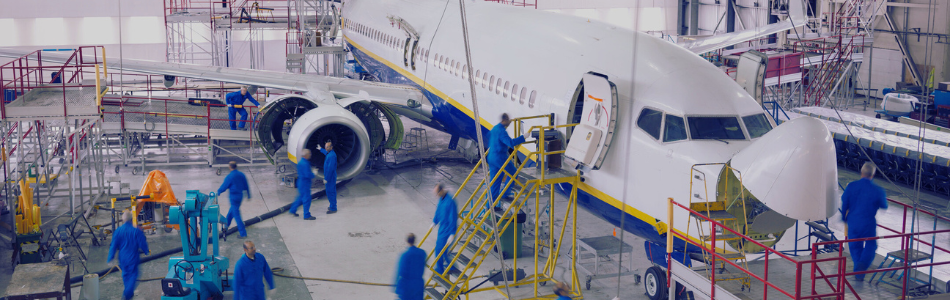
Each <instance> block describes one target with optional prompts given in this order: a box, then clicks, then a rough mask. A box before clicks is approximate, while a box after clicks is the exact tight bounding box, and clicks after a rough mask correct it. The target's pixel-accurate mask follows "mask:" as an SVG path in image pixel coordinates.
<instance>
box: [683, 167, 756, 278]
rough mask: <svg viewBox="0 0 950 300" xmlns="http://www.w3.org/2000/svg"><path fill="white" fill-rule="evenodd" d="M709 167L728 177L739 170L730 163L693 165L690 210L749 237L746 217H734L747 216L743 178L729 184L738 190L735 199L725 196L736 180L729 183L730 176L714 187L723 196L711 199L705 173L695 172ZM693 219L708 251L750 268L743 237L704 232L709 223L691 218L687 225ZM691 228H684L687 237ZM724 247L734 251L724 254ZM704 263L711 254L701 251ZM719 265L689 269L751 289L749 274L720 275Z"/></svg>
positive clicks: (720, 267) (740, 177) (708, 259)
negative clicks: (713, 274)
mask: <svg viewBox="0 0 950 300" xmlns="http://www.w3.org/2000/svg"><path fill="white" fill-rule="evenodd" d="M710 165H722V171H721V172H720V174H719V176H720V177H723V176H729V173H733V174H739V171H738V170H735V169H733V168H732V167H730V166H729V164H723V163H713V164H696V165H693V167H692V168H691V170H690V192H689V194H690V195H691V197H690V203H689V208H690V209H692V210H694V211H697V212H699V213H701V214H703V216H704V217H707V218H709V219H711V220H714V221H716V222H719V223H722V224H723V225H726V226H729V227H730V228H733V229H736V231H738V232H741V233H743V234H748V233H747V232H746V228H748V224H743V223H745V221H746V220H745V218H741V220H740V218H737V217H736V216H735V212H736V211H738V212H741V214H742V215H747V214H746V205H745V201H744V199H745V193H744V191H745V188H744V187H743V186H742V175H741V174H739V175H738V180H737V181H738V182H733V183H732V185H733V188H734V187H739V188H740V190H739V193H738V194H737V195H736V199H727V198H728V197H730V196H729V195H730V193H728V192H727V191H729V189H730V181H735V180H730V179H731V178H733V177H732V176H729V177H728V178H729V179H725V180H724V181H723V186H721V187H720V186H718V185H717V187H716V188H717V192H722V193H717V194H718V196H720V197H717V198H716V199H710V198H709V193H708V189H707V185H706V175H707V174H705V173H704V172H702V171H701V170H699V169H697V167H701V166H710ZM696 185H701V186H699V187H697V186H696ZM696 188H699V189H700V191H697V190H696ZM720 189H724V190H722V191H720ZM700 193H702V194H700ZM710 200H712V201H710ZM730 200H732V201H730ZM729 210H733V211H734V212H733V213H730V212H729ZM694 219H695V224H696V230H697V231H698V232H699V237H700V239H701V240H702V241H703V242H705V243H709V244H710V246H711V249H712V250H713V251H716V252H717V253H719V254H720V255H721V256H722V257H724V258H726V259H729V260H732V261H735V262H737V263H739V264H741V265H742V267H743V268H745V269H746V270H748V269H749V265H748V259H747V258H746V251H745V247H744V246H743V243H742V237H740V236H738V235H735V234H733V233H731V232H728V231H725V230H722V231H720V232H715V233H713V232H710V233H706V232H707V231H710V230H711V229H710V222H709V221H707V220H705V219H703V218H699V217H697V216H694V215H690V218H689V223H694ZM691 225H692V224H687V227H686V235H687V236H690V235H689V231H690V229H691ZM730 242H731V243H730ZM717 244H718V245H717ZM727 245H728V246H730V247H731V248H732V249H733V250H735V251H731V252H730V251H727V250H726V249H728V248H729V247H727ZM717 249H719V250H717ZM703 261H705V262H710V261H712V255H711V254H709V253H707V252H705V251H704V252H703ZM718 265H719V266H711V265H709V264H708V263H707V265H705V266H699V267H693V268H692V269H693V270H694V271H696V272H700V273H705V274H706V278H711V275H712V272H716V271H717V269H718V272H720V273H718V274H716V281H730V280H738V281H740V282H741V283H742V289H743V290H745V289H748V288H750V287H751V284H752V278H751V277H749V275H748V274H745V273H742V272H739V273H722V272H723V270H725V267H726V263H725V262H720V263H719V264H718Z"/></svg>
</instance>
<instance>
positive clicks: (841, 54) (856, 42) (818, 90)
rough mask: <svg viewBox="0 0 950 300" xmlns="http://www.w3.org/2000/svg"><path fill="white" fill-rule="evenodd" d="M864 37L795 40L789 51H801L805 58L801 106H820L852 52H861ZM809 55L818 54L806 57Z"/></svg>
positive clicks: (843, 69)
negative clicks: (806, 61) (805, 74)
mask: <svg viewBox="0 0 950 300" xmlns="http://www.w3.org/2000/svg"><path fill="white" fill-rule="evenodd" d="M864 42H865V39H864V36H863V35H862V36H845V35H835V36H829V37H822V38H815V39H807V40H801V41H796V42H795V43H793V44H792V51H796V52H803V55H802V59H803V60H806V59H807V60H808V62H809V63H808V64H805V65H804V66H805V67H806V68H808V69H809V70H808V71H806V72H808V73H809V74H808V78H809V81H810V82H808V84H807V85H806V87H805V88H804V90H803V92H802V97H803V100H804V101H803V103H802V104H803V105H820V104H821V101H822V98H823V97H824V96H825V94H827V93H830V92H831V91H832V90H833V89H834V85H835V84H836V82H837V79H838V78H839V76H840V75H841V74H842V73H843V72H845V71H846V69H845V68H846V67H847V64H848V63H849V62H851V59H852V54H854V53H860V52H861V51H862V49H861V48H863V46H864ZM809 54H817V55H813V56H808V55H809Z"/></svg>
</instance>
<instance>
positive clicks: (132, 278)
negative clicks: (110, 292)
mask: <svg viewBox="0 0 950 300" xmlns="http://www.w3.org/2000/svg"><path fill="white" fill-rule="evenodd" d="M122 222H123V224H122V226H119V228H116V229H115V232H113V233H112V244H111V245H109V258H108V259H106V262H112V258H113V257H115V255H118V256H119V268H120V269H122V284H124V285H125V290H124V291H123V292H122V298H123V299H126V300H128V299H132V295H133V294H134V293H135V286H136V285H137V284H138V280H139V251H141V252H142V253H146V254H147V253H149V251H148V242H146V241H145V233H142V230H141V229H138V228H137V227H135V225H134V224H132V212H129V211H126V212H125V213H123V214H122Z"/></svg>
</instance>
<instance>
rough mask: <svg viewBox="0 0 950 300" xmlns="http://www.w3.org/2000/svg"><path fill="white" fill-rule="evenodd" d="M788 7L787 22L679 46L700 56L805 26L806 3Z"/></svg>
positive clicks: (799, 0)
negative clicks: (700, 54)
mask: <svg viewBox="0 0 950 300" xmlns="http://www.w3.org/2000/svg"><path fill="white" fill-rule="evenodd" d="M788 6H789V7H788V16H789V17H788V19H786V20H785V21H781V22H778V23H774V24H769V25H766V26H761V27H756V28H752V29H747V30H742V31H736V32H730V33H726V34H720V35H714V36H711V37H707V38H701V39H693V40H689V41H684V42H680V43H678V44H679V45H680V46H682V47H683V48H686V49H689V50H690V51H692V52H693V53H697V54H699V53H706V52H709V51H713V50H716V49H720V48H724V47H729V46H732V45H736V44H739V43H742V42H745V41H751V40H754V39H757V38H760V37H764V36H767V35H771V34H776V33H779V32H782V31H785V30H789V29H792V28H795V27H801V26H804V25H805V21H806V18H805V1H804V0H792V1H789V2H788Z"/></svg>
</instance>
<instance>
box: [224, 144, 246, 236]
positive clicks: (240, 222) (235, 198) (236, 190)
mask: <svg viewBox="0 0 950 300" xmlns="http://www.w3.org/2000/svg"><path fill="white" fill-rule="evenodd" d="M228 167H229V168H231V173H228V176H227V177H224V183H222V184H221V187H220V188H218V196H220V195H221V193H224V191H226V190H227V191H230V192H228V199H229V200H231V208H230V209H228V219H227V223H225V224H224V229H223V230H221V233H222V234H225V233H226V232H227V231H228V227H231V219H237V228H238V233H239V234H240V235H238V238H240V239H243V238H246V237H247V230H246V229H244V219H242V218H241V201H243V200H244V194H245V193H247V199H248V200H250V199H251V188H250V187H249V186H248V184H247V177H246V176H244V173H242V172H241V171H238V170H237V162H236V161H231V162H228Z"/></svg>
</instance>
